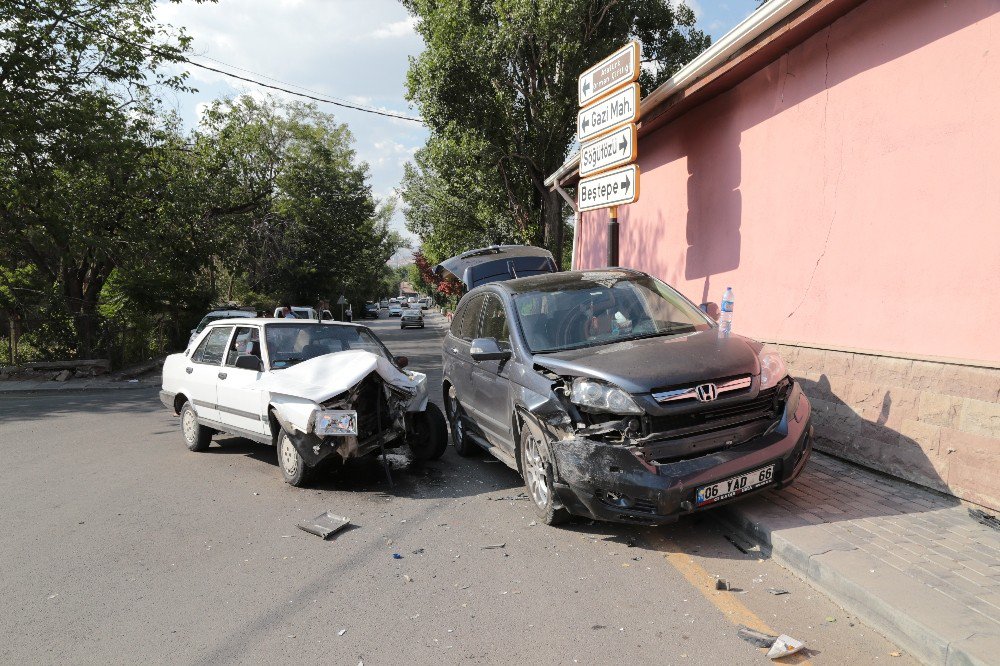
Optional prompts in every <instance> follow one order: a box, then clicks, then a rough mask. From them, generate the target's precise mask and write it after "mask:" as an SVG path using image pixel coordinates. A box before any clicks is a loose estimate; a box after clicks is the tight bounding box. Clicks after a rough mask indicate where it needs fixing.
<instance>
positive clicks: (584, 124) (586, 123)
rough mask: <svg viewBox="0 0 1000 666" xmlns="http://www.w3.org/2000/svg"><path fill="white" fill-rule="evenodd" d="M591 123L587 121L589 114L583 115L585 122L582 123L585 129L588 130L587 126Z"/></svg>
mask: <svg viewBox="0 0 1000 666" xmlns="http://www.w3.org/2000/svg"><path fill="white" fill-rule="evenodd" d="M589 124H590V123H589V122H587V116H584V117H583V123H582V126H583V129H584V130H586V129H587V126H588V125H589Z"/></svg>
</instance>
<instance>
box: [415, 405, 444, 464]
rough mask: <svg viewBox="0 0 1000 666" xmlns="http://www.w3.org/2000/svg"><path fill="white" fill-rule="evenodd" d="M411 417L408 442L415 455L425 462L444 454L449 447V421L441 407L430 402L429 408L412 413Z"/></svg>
mask: <svg viewBox="0 0 1000 666" xmlns="http://www.w3.org/2000/svg"><path fill="white" fill-rule="evenodd" d="M411 419H412V422H411V424H410V425H411V433H410V437H409V438H407V442H406V443H407V444H408V445H409V446H410V451H411V452H412V453H413V457H414V458H415V459H416V460H419V461H421V462H423V461H425V460H437V459H438V458H440V457H441V456H442V455H444V452H445V449H447V448H448V423H447V422H446V421H445V420H444V414H442V413H441V408H440V407H438V406H437V405H435V404H434V403H433V402H428V403H427V409H426V410H424V411H422V412H417V413H415V414H413V415H411Z"/></svg>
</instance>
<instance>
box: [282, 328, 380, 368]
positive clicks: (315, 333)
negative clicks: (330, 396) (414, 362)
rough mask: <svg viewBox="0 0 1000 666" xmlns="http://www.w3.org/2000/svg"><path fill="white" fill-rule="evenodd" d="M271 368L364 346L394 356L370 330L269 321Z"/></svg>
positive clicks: (374, 352) (375, 351)
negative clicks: (272, 322)
mask: <svg viewBox="0 0 1000 666" xmlns="http://www.w3.org/2000/svg"><path fill="white" fill-rule="evenodd" d="M264 331H265V332H264V338H265V340H266V342H267V353H268V358H269V359H270V361H271V367H272V368H287V367H288V366H290V365H294V364H296V363H300V362H301V361H306V360H308V359H311V358H315V357H317V356H323V355H324V354H333V353H336V352H340V351H347V350H350V349H361V350H363V351H368V352H371V353H373V354H378V355H379V356H381V357H383V358H386V359H389V360H390V361H391V360H392V357H391V356H390V354H389V352H388V351H387V350H386V348H385V347H384V346H383V345H382V343H381V342H379V340H378V338H376V337H375V336H374V335H373V334H372V333H371V332H370V331H368V330H367V329H364V328H360V327H357V326H339V325H337V324H319V323H315V324H306V323H302V324H294V323H288V324H269V325H268V326H267V327H266V328H265V329H264Z"/></svg>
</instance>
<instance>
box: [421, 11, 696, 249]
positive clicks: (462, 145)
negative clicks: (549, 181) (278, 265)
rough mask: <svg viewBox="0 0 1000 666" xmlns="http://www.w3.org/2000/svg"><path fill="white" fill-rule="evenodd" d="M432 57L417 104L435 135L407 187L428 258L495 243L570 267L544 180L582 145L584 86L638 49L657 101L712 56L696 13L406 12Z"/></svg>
mask: <svg viewBox="0 0 1000 666" xmlns="http://www.w3.org/2000/svg"><path fill="white" fill-rule="evenodd" d="M403 4H404V5H405V6H406V7H407V8H408V9H409V10H410V12H411V13H412V14H413V15H414V16H416V17H417V18H418V19H419V22H418V23H417V31H418V32H419V33H420V35H421V36H422V37H423V38H424V41H425V43H426V45H427V48H426V49H425V50H424V51H423V52H422V53H421V54H420V56H418V57H417V58H415V59H414V60H412V61H411V65H410V70H409V73H408V77H407V92H408V97H409V99H410V100H411V101H413V102H414V103H415V104H416V105H417V106H418V107H419V108H420V112H421V115H422V117H423V118H424V120H425V121H426V122H427V123H428V125H429V126H430V128H431V132H432V136H431V139H430V140H429V141H428V144H427V146H426V147H425V148H424V149H423V150H421V151H420V152H418V154H417V156H416V165H415V166H413V167H411V168H409V169H408V170H407V173H406V179H405V181H404V185H405V190H404V194H403V200H404V202H405V203H406V204H407V211H406V213H407V218H408V224H409V226H410V228H411V230H412V231H413V232H414V233H416V234H417V235H418V236H420V238H421V241H422V243H423V247H424V249H425V250H426V251H427V253H428V256H429V257H430V256H434V257H439V256H441V255H450V254H452V253H454V252H455V251H458V250H463V249H469V247H470V246H481V245H487V244H489V243H493V242H525V241H531V242H534V243H536V244H542V243H544V244H545V245H546V246H547V247H548V248H549V249H550V250H552V251H553V254H554V255H555V256H556V257H557V258H558V257H561V254H562V253H561V247H562V238H563V235H564V230H565V229H564V224H565V221H564V219H563V216H562V210H561V207H562V202H561V200H560V198H559V196H558V195H557V194H555V193H553V192H550V191H549V190H548V188H546V187H545V185H544V179H545V178H546V177H547V176H548V175H549V174H550V173H552V172H553V171H555V170H556V168H558V167H559V166H560V165H561V164H562V162H563V161H564V160H565V158H566V156H567V152H568V149H569V147H570V145H571V142H572V140H573V137H574V134H575V119H576V112H577V108H578V107H577V91H576V81H577V77H578V75H579V74H580V73H581V72H582V71H583V70H584V69H586V68H587V67H588V66H589V65H591V64H592V63H594V62H596V61H597V60H599V59H600V58H602V57H604V56H606V55H607V54H608V53H611V52H612V51H614V50H615V49H616V48H618V47H620V46H621V45H622V44H623V43H625V42H626V41H627V40H629V39H632V38H636V39H639V40H640V41H641V42H642V44H643V53H644V59H645V60H646V61H648V62H647V63H646V64H647V66H648V68H649V70H650V71H648V72H647V71H644V73H643V75H642V77H641V80H640V82H641V84H642V85H643V89H644V90H646V92H649V91H651V90H652V88H653V87H655V86H656V85H658V84H659V82H661V81H662V80H664V79H665V78H666V77H668V76H669V75H670V74H672V73H673V72H675V71H676V70H677V69H679V68H680V67H681V66H682V65H683V64H684V63H685V62H687V61H689V60H690V59H691V58H693V57H694V56H695V55H696V54H697V53H699V52H700V51H702V50H703V49H704V48H705V47H706V46H708V43H709V38H708V36H706V35H705V34H704V33H702V32H701V31H699V30H697V29H695V27H694V24H695V17H694V13H693V12H691V10H690V9H689V8H687V7H686V6H684V5H677V6H675V5H673V4H672V3H670V2H667V1H666V0H601V1H597V2H595V1H594V0H491V1H487V0H403Z"/></svg>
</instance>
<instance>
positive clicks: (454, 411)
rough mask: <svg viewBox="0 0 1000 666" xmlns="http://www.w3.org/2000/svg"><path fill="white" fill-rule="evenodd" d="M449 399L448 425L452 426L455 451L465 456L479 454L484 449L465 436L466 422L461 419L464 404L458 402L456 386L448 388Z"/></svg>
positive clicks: (452, 440)
mask: <svg viewBox="0 0 1000 666" xmlns="http://www.w3.org/2000/svg"><path fill="white" fill-rule="evenodd" d="M447 400H448V402H447V408H448V425H449V426H450V428H451V443H452V446H454V447H455V453H457V454H458V455H460V456H462V457H464V458H471V457H472V456H476V455H479V452H480V451H482V450H483V449H482V448H481V447H480V446H478V445H477V444H476V443H475V442H473V441H471V440H470V439H469V438H468V437H466V436H465V424H464V423H462V419H461V416H462V406H461V405H460V404H459V403H458V394H457V393H455V387H454V386H452V387H450V388H449V389H448V395H447Z"/></svg>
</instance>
